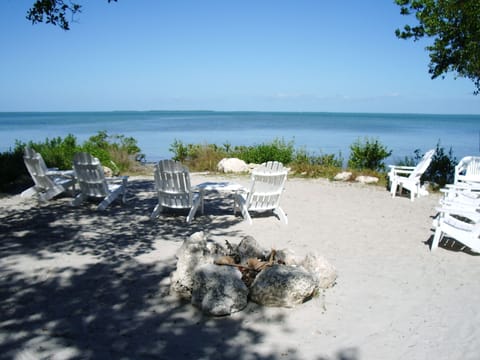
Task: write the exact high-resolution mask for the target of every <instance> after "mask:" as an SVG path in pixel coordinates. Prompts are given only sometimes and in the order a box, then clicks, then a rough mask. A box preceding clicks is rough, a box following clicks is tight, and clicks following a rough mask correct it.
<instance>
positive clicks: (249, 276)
mask: <svg viewBox="0 0 480 360" xmlns="http://www.w3.org/2000/svg"><path fill="white" fill-rule="evenodd" d="M229 245H230V244H229V243H228V241H227V247H229V249H230V250H233V249H232V248H231V247H230V246H229ZM276 253H277V252H276V250H275V249H272V251H271V252H270V255H269V256H268V260H260V259H257V258H249V259H247V263H246V264H245V265H242V264H238V261H236V258H237V256H235V255H236V254H234V255H232V252H231V253H230V254H231V255H226V256H221V257H219V258H217V259H215V261H214V264H216V265H223V266H233V267H236V268H238V269H239V270H240V272H241V273H242V280H243V282H244V283H245V284H246V285H247V286H250V285H251V284H252V283H253V280H255V277H256V276H257V274H258V273H259V272H260V271H262V270H264V269H265V268H267V267H270V266H272V265H273V264H275V255H276Z"/></svg>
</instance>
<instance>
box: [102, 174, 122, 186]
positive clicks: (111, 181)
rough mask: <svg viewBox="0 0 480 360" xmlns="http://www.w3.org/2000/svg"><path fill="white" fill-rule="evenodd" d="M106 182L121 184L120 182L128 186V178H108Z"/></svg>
mask: <svg viewBox="0 0 480 360" xmlns="http://www.w3.org/2000/svg"><path fill="white" fill-rule="evenodd" d="M105 181H106V182H109V183H119V182H122V183H123V185H127V181H128V176H115V177H107V178H105Z"/></svg>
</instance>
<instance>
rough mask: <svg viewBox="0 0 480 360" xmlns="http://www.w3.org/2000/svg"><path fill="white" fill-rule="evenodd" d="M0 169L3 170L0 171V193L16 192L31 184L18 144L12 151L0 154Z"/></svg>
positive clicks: (21, 148)
mask: <svg viewBox="0 0 480 360" xmlns="http://www.w3.org/2000/svg"><path fill="white" fill-rule="evenodd" d="M0 167H1V168H2V169H3V171H0V192H18V191H20V189H21V188H26V187H27V186H29V185H28V184H31V183H32V181H31V179H30V175H29V174H28V172H27V168H26V167H25V165H24V163H23V147H22V145H21V144H19V143H18V142H17V144H16V145H15V148H14V149H13V150H12V149H10V150H8V151H5V152H3V153H0ZM7 169H8V171H5V170H7ZM24 184H27V185H24Z"/></svg>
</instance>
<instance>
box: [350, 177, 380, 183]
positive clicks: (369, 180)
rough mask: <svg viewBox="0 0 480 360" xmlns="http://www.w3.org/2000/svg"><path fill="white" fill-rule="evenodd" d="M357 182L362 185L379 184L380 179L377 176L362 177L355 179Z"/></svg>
mask: <svg viewBox="0 0 480 360" xmlns="http://www.w3.org/2000/svg"><path fill="white" fill-rule="evenodd" d="M355 181H356V182H359V183H362V184H375V183H378V178H377V177H375V176H364V175H360V176H357V177H356V178H355Z"/></svg>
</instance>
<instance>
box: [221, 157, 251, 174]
mask: <svg viewBox="0 0 480 360" xmlns="http://www.w3.org/2000/svg"><path fill="white" fill-rule="evenodd" d="M217 169H218V171H220V172H224V173H243V172H248V171H249V167H248V165H247V163H246V162H245V161H243V160H240V159H237V158H224V159H222V160H220V162H219V163H218V165H217Z"/></svg>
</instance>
